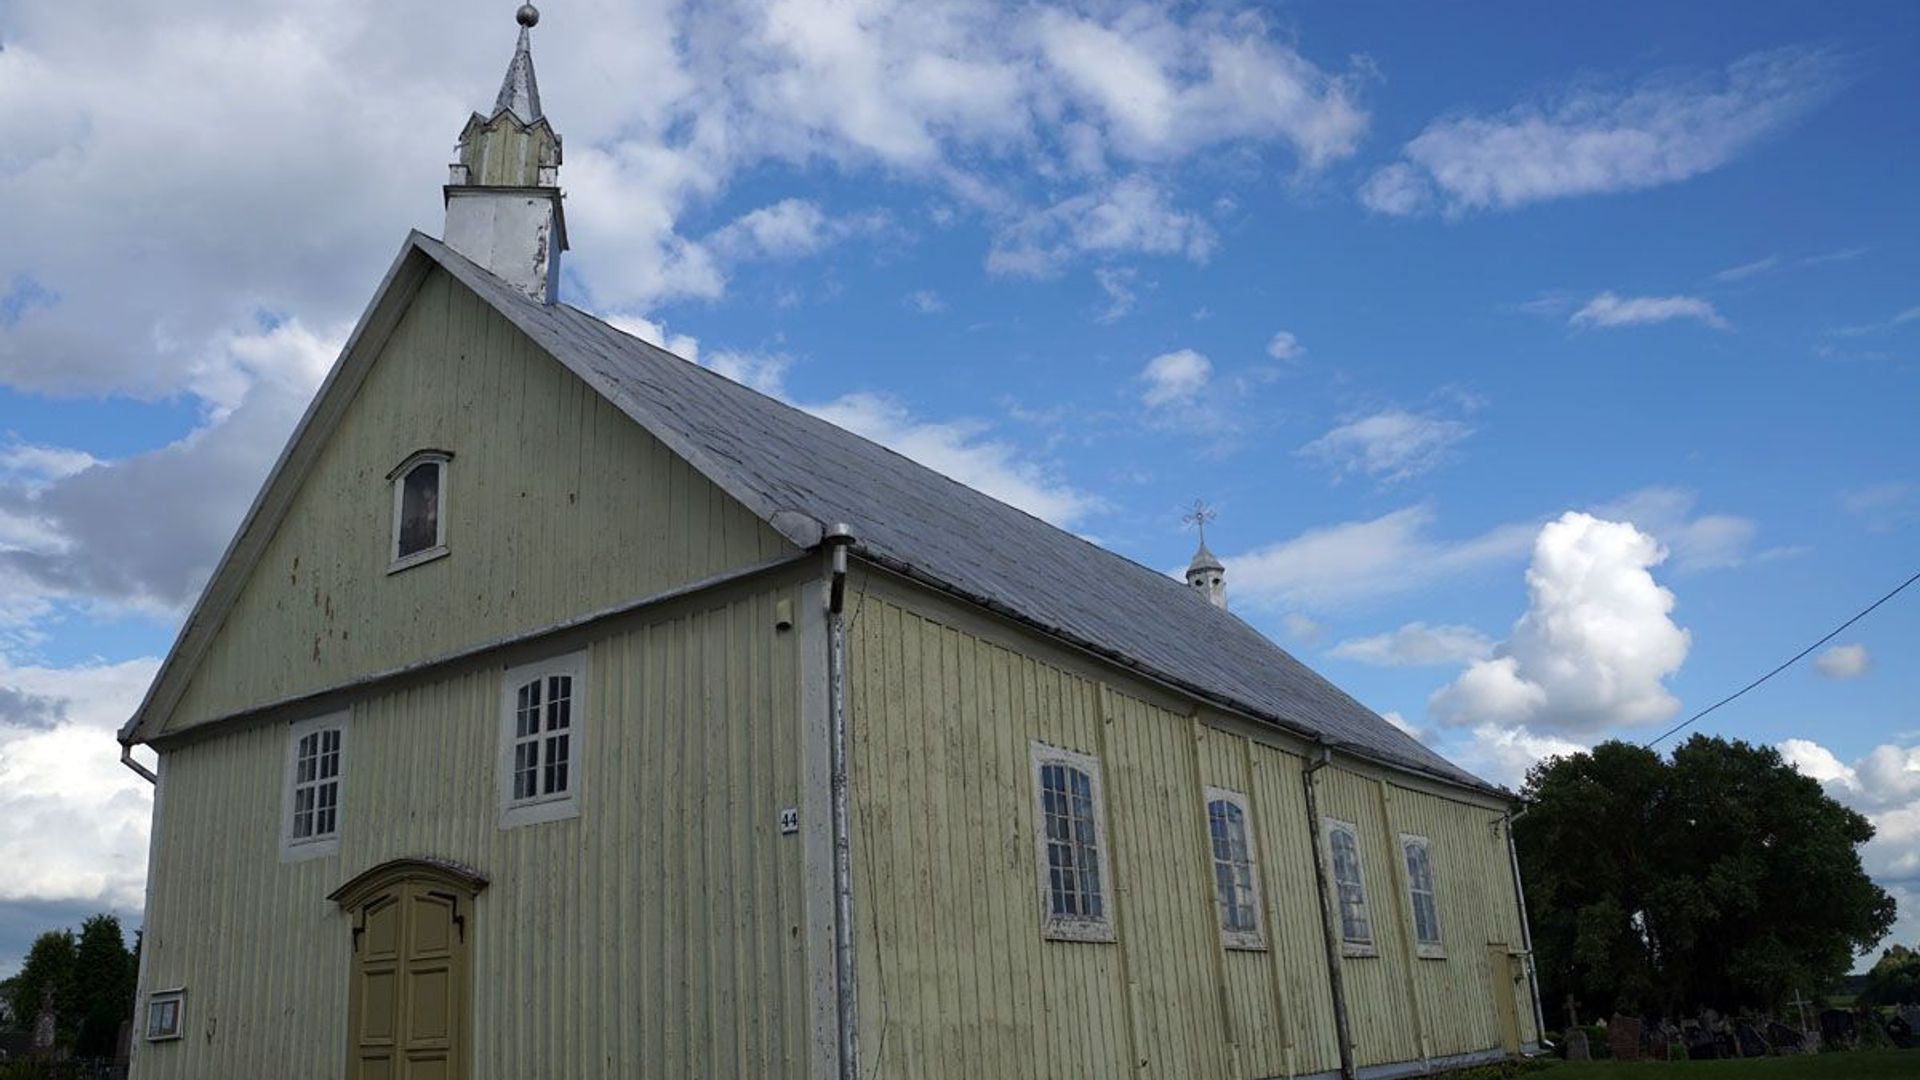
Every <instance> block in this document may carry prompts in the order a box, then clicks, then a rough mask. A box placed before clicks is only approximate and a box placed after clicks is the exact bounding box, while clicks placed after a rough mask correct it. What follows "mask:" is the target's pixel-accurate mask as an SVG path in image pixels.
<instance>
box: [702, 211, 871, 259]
mask: <svg viewBox="0 0 1920 1080" xmlns="http://www.w3.org/2000/svg"><path fill="white" fill-rule="evenodd" d="M886 227H887V216H886V215H885V214H884V213H881V212H878V211H873V212H868V213H864V214H856V215H853V216H850V217H844V218H835V217H829V216H828V215H827V213H826V212H825V211H823V210H821V209H820V207H819V206H818V205H817V204H815V203H814V202H812V201H811V200H808V199H782V200H780V201H779V202H777V203H774V204H773V205H771V206H763V207H760V208H759V209H758V210H753V211H749V212H748V213H745V214H742V215H741V216H740V217H739V218H737V219H735V220H734V221H732V222H730V223H729V224H727V225H726V226H725V227H723V228H721V229H720V230H718V231H717V232H715V233H714V234H713V235H712V236H711V237H709V238H708V239H707V241H706V243H707V246H708V247H709V248H711V249H712V250H713V251H715V252H718V253H720V254H723V255H726V256H728V257H731V258H734V259H797V258H801V257H803V256H807V255H812V254H815V253H816V252H819V251H822V250H824V249H826V248H828V247H831V246H832V245H834V244H837V243H840V242H841V241H843V240H845V239H847V238H848V237H852V236H857V235H860V234H863V233H867V234H871V233H875V232H879V231H881V230H883V229H885V228H886Z"/></svg>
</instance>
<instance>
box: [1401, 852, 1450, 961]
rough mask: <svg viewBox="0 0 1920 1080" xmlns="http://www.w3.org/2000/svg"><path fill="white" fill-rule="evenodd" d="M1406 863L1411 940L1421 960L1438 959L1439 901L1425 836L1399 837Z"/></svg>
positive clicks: (1442, 948)
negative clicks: (1422, 957) (1411, 925)
mask: <svg viewBox="0 0 1920 1080" xmlns="http://www.w3.org/2000/svg"><path fill="white" fill-rule="evenodd" d="M1400 850H1401V853H1402V854H1403V855H1405V857H1406V860H1407V893H1408V895H1409V897H1410V898H1411V900H1412V907H1413V939H1414V942H1415V944H1416V945H1417V946H1418V952H1419V953H1420V955H1421V956H1441V955H1443V954H1444V953H1443V950H1444V946H1443V944H1442V942H1441V940H1440V901H1439V898H1438V897H1437V896H1436V895H1435V892H1434V887H1433V853H1432V851H1431V849H1430V848H1429V847H1428V845H1427V838H1426V837H1424V836H1402V837H1401V838H1400Z"/></svg>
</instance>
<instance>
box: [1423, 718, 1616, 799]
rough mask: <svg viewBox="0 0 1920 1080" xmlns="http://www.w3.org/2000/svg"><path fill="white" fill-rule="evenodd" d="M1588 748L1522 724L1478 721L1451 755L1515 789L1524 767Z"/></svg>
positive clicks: (1524, 773) (1485, 776)
mask: <svg viewBox="0 0 1920 1080" xmlns="http://www.w3.org/2000/svg"><path fill="white" fill-rule="evenodd" d="M1586 749H1588V747H1587V745H1586V744H1585V743H1580V742H1575V741H1574V740H1572V739H1568V738H1563V737H1561V736H1558V735H1543V734H1538V733H1536V732H1534V731H1531V730H1529V729H1528V728H1527V727H1526V726H1525V725H1524V724H1522V725H1505V724H1479V725H1476V726H1475V727H1474V729H1473V732H1472V735H1471V737H1470V739H1469V740H1468V741H1467V742H1466V743H1465V745H1463V746H1460V747H1459V748H1458V749H1456V750H1454V751H1453V754H1452V756H1453V757H1454V759H1455V760H1456V761H1458V762H1459V763H1460V764H1461V765H1462V766H1464V767H1465V768H1466V769H1467V770H1469V771H1470V772H1472V773H1473V774H1474V775H1476V776H1479V777H1481V778H1483V779H1486V780H1491V781H1493V782H1494V783H1496V784H1501V785H1504V786H1506V787H1509V788H1513V789H1515V790H1518V789H1519V788H1520V785H1521V784H1522V783H1524V782H1525V781H1526V778H1527V770H1528V769H1530V768H1532V767H1533V766H1535V765H1537V764H1539V763H1540V762H1542V761H1545V760H1546V759H1548V758H1552V757H1566V756H1568V755H1570V754H1577V753H1580V752H1581V751H1583V750H1586Z"/></svg>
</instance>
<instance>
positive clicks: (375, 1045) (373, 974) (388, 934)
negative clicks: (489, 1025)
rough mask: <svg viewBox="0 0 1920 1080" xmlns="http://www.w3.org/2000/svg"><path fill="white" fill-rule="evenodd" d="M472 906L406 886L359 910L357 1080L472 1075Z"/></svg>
mask: <svg viewBox="0 0 1920 1080" xmlns="http://www.w3.org/2000/svg"><path fill="white" fill-rule="evenodd" d="M470 906H471V902H470V900H463V899H462V898H460V897H457V896H454V895H452V894H450V893H446V892H442V891H438V890H436V889H434V888H433V887H432V886H430V885H429V884H425V883H421V882H410V881H401V882H397V883H395V884H393V885H391V886H389V887H388V888H386V889H384V890H382V891H380V892H378V893H376V894H375V895H373V896H371V897H369V898H368V899H366V900H364V901H362V902H361V903H360V904H359V905H358V908H357V911H356V919H357V922H358V926H357V927H356V931H355V934H354V958H353V976H352V978H353V982H352V986H351V988H350V993H349V998H350V1008H351V1009H352V1012H351V1014H350V1016H351V1020H352V1025H351V1026H352V1033H351V1036H350V1038H351V1039H352V1047H353V1053H352V1069H351V1071H350V1072H349V1080H463V1078H464V1077H465V1076H466V1072H465V1061H466V1045H465V1039H466V1031H465V1027H466V1023H465V1015H466V1013H465V1009H466V1001H467V996H466V988H467V970H466V963H467V945H466V914H465V910H464V909H465V908H466V907H470Z"/></svg>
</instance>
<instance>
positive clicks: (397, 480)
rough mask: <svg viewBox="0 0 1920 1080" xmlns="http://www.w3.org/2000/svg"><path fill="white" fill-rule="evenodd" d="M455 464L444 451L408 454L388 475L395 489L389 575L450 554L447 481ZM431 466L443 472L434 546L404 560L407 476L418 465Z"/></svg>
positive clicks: (390, 483)
mask: <svg viewBox="0 0 1920 1080" xmlns="http://www.w3.org/2000/svg"><path fill="white" fill-rule="evenodd" d="M452 462H453V455H452V454H451V453H449V452H447V451H445V450H417V451H415V452H413V453H411V454H408V455H407V460H405V461H402V462H401V463H400V464H398V465H396V466H394V469H393V471H392V472H390V473H388V474H387V484H388V486H390V487H391V488H393V529H392V534H393V536H392V539H391V541H389V543H388V545H387V559H388V562H387V573H389V574H395V573H399V572H400V571H402V570H405V569H407V568H408V567H410V566H419V565H420V564H421V563H425V562H432V561H433V560H435V559H438V558H442V557H444V556H445V555H446V554H447V508H448V507H449V506H450V505H451V504H450V502H449V501H448V498H447V496H448V491H447V488H448V486H449V485H448V484H447V478H448V477H449V476H450V475H452V469H450V468H449V466H450V465H451V464H452ZM428 463H433V464H434V465H436V466H437V467H438V468H439V469H440V482H439V483H438V484H437V485H436V488H437V492H438V494H437V495H436V498H438V499H439V506H438V507H437V508H436V513H435V516H434V521H433V546H432V547H430V548H423V549H421V550H419V551H416V552H414V553H413V554H411V555H407V556H405V557H404V558H403V557H402V556H401V554H400V509H401V506H400V504H401V502H402V501H403V500H404V498H405V495H406V479H407V474H408V473H411V472H412V471H413V470H414V468H415V467H416V466H420V465H425V464H428Z"/></svg>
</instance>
